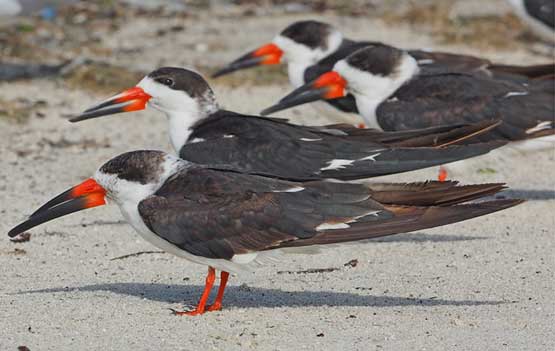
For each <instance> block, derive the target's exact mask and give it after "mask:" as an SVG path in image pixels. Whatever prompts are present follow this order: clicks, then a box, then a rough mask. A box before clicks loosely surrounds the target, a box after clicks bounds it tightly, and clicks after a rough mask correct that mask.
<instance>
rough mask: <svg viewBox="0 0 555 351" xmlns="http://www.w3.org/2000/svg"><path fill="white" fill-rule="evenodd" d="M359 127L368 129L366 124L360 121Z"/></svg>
mask: <svg viewBox="0 0 555 351" xmlns="http://www.w3.org/2000/svg"><path fill="white" fill-rule="evenodd" d="M357 128H358V129H366V124H364V123H359V124H357Z"/></svg>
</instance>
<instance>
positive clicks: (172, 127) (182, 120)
mask: <svg viewBox="0 0 555 351" xmlns="http://www.w3.org/2000/svg"><path fill="white" fill-rule="evenodd" d="M216 111H218V107H217V106H214V107H213V108H204V109H198V108H193V109H189V110H179V111H165V114H166V116H167V118H168V127H169V134H170V142H171V144H172V146H173V148H174V150H175V152H176V153H177V154H179V151H180V150H181V148H182V147H183V145H185V144H186V143H187V142H188V141H189V137H190V136H191V133H193V129H194V126H195V124H197V123H198V122H200V121H202V120H204V119H206V118H208V117H209V116H210V115H211V114H212V113H215V112H216Z"/></svg>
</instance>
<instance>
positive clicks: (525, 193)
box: [499, 189, 555, 201]
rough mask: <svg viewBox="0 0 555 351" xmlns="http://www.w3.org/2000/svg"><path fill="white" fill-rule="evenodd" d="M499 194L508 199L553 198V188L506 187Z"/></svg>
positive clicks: (533, 199)
mask: <svg viewBox="0 0 555 351" xmlns="http://www.w3.org/2000/svg"><path fill="white" fill-rule="evenodd" d="M499 195H500V196H503V197H506V198H509V199H524V200H528V201H538V200H540V201H541V200H555V190H552V189H532V190H527V189H506V190H504V191H503V192H502V193H500V194H499Z"/></svg>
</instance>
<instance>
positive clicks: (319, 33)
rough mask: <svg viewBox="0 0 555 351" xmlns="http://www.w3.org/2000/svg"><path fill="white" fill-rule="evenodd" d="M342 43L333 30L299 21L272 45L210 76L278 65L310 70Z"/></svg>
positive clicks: (325, 24)
mask: <svg viewBox="0 0 555 351" xmlns="http://www.w3.org/2000/svg"><path fill="white" fill-rule="evenodd" d="M342 41H343V35H342V34H341V32H339V31H338V30H337V29H335V28H334V27H333V26H331V25H329V24H327V23H323V22H318V21H299V22H295V23H293V24H291V25H289V26H288V27H287V28H285V29H284V30H282V31H281V33H279V34H278V35H277V36H276V37H275V38H274V39H273V40H272V42H270V43H268V44H265V45H262V46H260V47H259V48H257V49H255V50H253V51H250V52H248V53H246V54H244V55H243V56H241V57H239V58H238V59H236V60H234V61H233V62H231V63H230V64H228V65H227V66H225V67H224V68H222V69H220V70H219V71H217V72H216V73H214V74H213V77H214V78H215V77H220V76H223V75H225V74H228V73H231V72H235V71H238V70H242V69H246V68H251V67H256V66H261V65H277V64H281V63H296V64H300V65H302V66H305V67H306V66H309V65H313V64H315V63H317V62H318V61H320V60H321V59H323V58H324V57H326V56H328V55H329V54H331V53H332V52H334V51H335V50H337V48H339V46H340V45H341V42H342Z"/></svg>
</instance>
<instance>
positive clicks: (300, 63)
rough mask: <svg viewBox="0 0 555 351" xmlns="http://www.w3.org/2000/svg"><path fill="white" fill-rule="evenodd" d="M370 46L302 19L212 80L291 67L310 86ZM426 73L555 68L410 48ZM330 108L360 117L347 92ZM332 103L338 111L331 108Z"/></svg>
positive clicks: (537, 72) (523, 72)
mask: <svg viewBox="0 0 555 351" xmlns="http://www.w3.org/2000/svg"><path fill="white" fill-rule="evenodd" d="M368 45H374V46H380V45H384V44H382V43H379V42H371V41H354V40H350V39H347V38H345V37H343V34H342V33H341V32H340V31H339V30H337V29H336V28H335V27H333V26H331V25H329V24H327V23H322V22H318V21H299V22H295V23H293V24H291V25H290V26H288V27H287V28H285V29H284V30H283V31H282V32H281V33H280V34H278V35H277V36H276V37H275V38H274V39H273V40H272V42H271V43H269V44H266V45H263V46H261V47H260V48H258V49H256V50H253V51H251V52H249V53H247V54H245V55H243V56H241V57H240V58H238V59H236V60H235V61H233V62H232V63H230V64H228V65H227V66H226V67H224V68H222V69H221V70H219V71H217V72H216V73H215V74H214V75H213V77H219V76H222V75H224V74H229V73H231V72H234V71H237V70H240V69H245V68H249V67H255V66H259V65H274V64H280V63H287V71H288V76H289V81H290V82H291V84H292V85H293V87H294V88H298V87H300V86H302V85H303V84H305V83H308V82H311V81H313V80H314V79H316V78H317V77H318V76H320V75H321V74H323V73H325V72H327V71H330V70H331V69H332V68H333V66H334V65H335V63H337V61H339V60H341V59H344V58H345V57H347V56H348V55H350V54H352V53H353V52H355V51H356V50H358V49H361V48H364V47H366V46H368ZM407 52H408V53H409V55H411V56H412V57H414V59H415V60H416V62H417V63H418V66H419V67H420V69H421V70H423V71H424V72H430V73H431V72H435V73H437V72H464V73H473V74H480V75H484V76H499V77H504V78H511V79H513V78H514V79H519V78H537V77H543V76H546V75H553V74H554V71H555V65H554V64H546V65H533V66H513V65H497V64H493V63H492V62H490V61H489V60H487V59H483V58H478V57H474V56H469V55H460V54H452V53H446V52H434V51H428V50H408V51H407ZM326 102H327V104H316V106H317V107H318V108H319V110H320V111H323V112H325V113H326V114H327V115H330V112H332V111H333V112H334V113H333V114H331V115H330V117H332V118H338V113H337V110H340V111H343V112H348V113H358V110H357V107H356V103H355V99H354V98H353V97H352V96H351V95H349V94H347V95H346V96H343V97H336V98H335V99H328V100H326ZM328 104H329V105H332V106H333V107H334V108H335V109H331V110H332V111H329V110H330V109H329V108H326V106H329V105H328Z"/></svg>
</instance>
